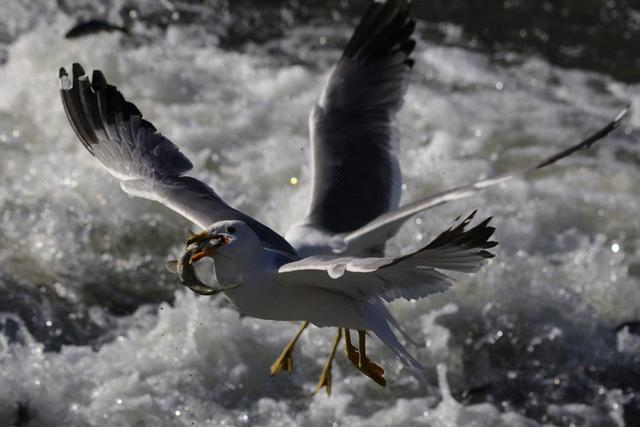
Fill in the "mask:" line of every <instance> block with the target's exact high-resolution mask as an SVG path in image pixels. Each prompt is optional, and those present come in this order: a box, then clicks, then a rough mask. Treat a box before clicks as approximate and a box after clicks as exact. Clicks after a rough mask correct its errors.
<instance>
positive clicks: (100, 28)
mask: <svg viewBox="0 0 640 427" xmlns="http://www.w3.org/2000/svg"><path fill="white" fill-rule="evenodd" d="M113 31H120V32H121V33H124V34H130V32H129V29H127V28H125V27H121V26H119V25H114V24H111V23H109V22H107V21H103V20H101V19H91V20H89V21H86V22H79V23H78V24H76V25H75V26H74V27H73V28H71V29H70V30H69V31H67V33H66V34H65V35H64V38H65V39H77V38H80V37H84V36H88V35H91V34H96V33H100V32H113Z"/></svg>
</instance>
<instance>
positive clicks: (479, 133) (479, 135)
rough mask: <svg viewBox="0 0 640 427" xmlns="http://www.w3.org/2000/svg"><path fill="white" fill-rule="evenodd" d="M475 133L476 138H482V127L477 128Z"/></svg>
mask: <svg viewBox="0 0 640 427" xmlns="http://www.w3.org/2000/svg"><path fill="white" fill-rule="evenodd" d="M473 134H474V135H475V136H476V138H480V137H481V136H482V131H481V130H480V129H476V130H474V131H473Z"/></svg>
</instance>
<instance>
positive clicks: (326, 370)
mask: <svg viewBox="0 0 640 427" xmlns="http://www.w3.org/2000/svg"><path fill="white" fill-rule="evenodd" d="M341 339H342V328H338V334H337V335H336V337H335V338H334V339H333V347H331V353H329V358H328V359H327V361H326V362H324V367H323V368H322V374H320V379H319V380H318V384H316V389H315V391H314V393H317V392H318V391H320V389H321V388H322V387H326V388H327V396H331V364H332V363H333V358H334V357H335V355H336V350H338V345H339V344H340V340H341Z"/></svg>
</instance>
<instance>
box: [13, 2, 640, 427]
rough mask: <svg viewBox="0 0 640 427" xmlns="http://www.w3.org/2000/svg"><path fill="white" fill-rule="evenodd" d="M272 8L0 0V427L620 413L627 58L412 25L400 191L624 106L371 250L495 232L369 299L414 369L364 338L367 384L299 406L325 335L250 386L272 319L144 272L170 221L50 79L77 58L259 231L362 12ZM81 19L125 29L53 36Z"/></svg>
mask: <svg viewBox="0 0 640 427" xmlns="http://www.w3.org/2000/svg"><path fill="white" fill-rule="evenodd" d="M276 3H277V2H269V3H268V4H267V3H265V6H263V7H262V8H261V9H260V8H258V7H256V6H255V5H253V4H252V3H250V2H237V3H233V2H229V3H227V2H223V1H220V2H207V3H196V2H194V3H187V2H183V3H179V2H169V1H164V2H151V1H149V2H140V5H139V6H138V8H137V9H129V8H127V7H124V6H123V5H124V2H111V3H109V4H108V6H105V5H107V3H104V2H95V4H94V3H92V2H90V1H89V0H86V1H77V2H72V1H66V2H57V3H56V2H40V3H38V2H26V1H24V2H19V1H16V2H13V1H12V2H9V1H0V7H1V8H2V11H3V16H2V18H1V21H0V62H1V63H2V65H0V150H1V153H2V154H1V156H0V180H1V181H0V182H1V183H2V185H1V186H0V426H5V425H20V426H27V425H28V426H85V425H92V426H104V425H114V426H116V425H117V426H129V425H140V426H141V425H149V426H165V425H166V426H174V425H185V426H191V425H264V426H289V425H294V424H298V425H318V426H328V425H332V426H341V425H345V426H346V425H349V426H352V425H356V426H357V425H360V426H382V425H384V426H406V425H425V426H501V425H502V426H538V425H558V426H570V425H579V426H622V425H629V426H631V425H640V395H639V393H640V332H639V331H638V329H639V328H638V326H637V325H638V323H633V322H638V321H640V217H639V216H638V212H640V197H639V196H640V186H639V185H638V182H639V181H640V171H639V166H640V145H638V139H639V136H640V131H639V130H638V129H639V127H640V85H639V84H638V83H634V81H638V80H640V79H634V76H637V74H634V69H619V70H618V73H614V72H611V73H608V74H600V73H599V72H598V71H590V70H594V69H599V70H600V71H602V70H605V71H606V69H607V67H604V66H603V67H596V66H593V67H592V66H591V63H590V62H588V61H586V62H585V64H586V65H585V67H587V66H588V67H589V70H587V69H584V68H580V67H578V66H576V64H575V63H572V66H574V68H560V66H559V65H557V64H558V63H561V65H566V61H565V63H562V61H556V60H555V59H554V58H553V57H548V56H547V55H543V53H544V52H536V51H535V49H534V50H533V51H532V50H531V49H517V48H513V49H509V50H501V51H500V52H499V53H495V52H489V51H487V50H483V49H481V48H474V47H473V46H470V44H469V40H472V39H473V36H472V35H471V36H469V34H470V33H469V31H468V30H467V29H466V27H464V26H461V25H462V24H460V25H458V24H454V23H442V22H440V23H437V24H434V23H433V22H431V23H425V22H423V21H420V23H419V26H418V31H417V32H416V39H417V42H418V44H417V47H416V50H415V54H414V56H415V59H416V64H415V67H414V73H413V75H412V83H411V86H410V89H409V91H408V93H407V96H406V103H405V106H404V109H403V110H402V112H401V113H400V115H399V127H400V130H401V141H402V150H401V153H400V159H401V166H402V171H403V182H404V185H403V194H402V197H403V201H404V202H409V201H412V200H415V199H417V198H419V197H421V196H425V195H428V194H431V193H434V192H437V191H441V190H444V189H447V188H449V187H452V186H456V185H460V184H464V183H468V182H470V181H473V180H476V179H479V178H482V177H486V176H489V175H491V174H495V173H499V172H503V171H507V170H509V169H513V168H517V167H522V166H525V165H527V164H528V163H530V162H532V161H535V160H537V159H541V158H542V157H543V156H545V155H548V154H551V153H552V152H553V151H554V150H558V149H561V148H562V147H565V146H567V145H568V144H570V143H572V142H576V141H578V140H579V139H580V138H581V137H584V136H586V135H587V134H589V133H590V132H592V131H594V130H595V129H596V128H598V127H600V126H602V125H604V124H605V123H606V122H607V121H608V120H609V119H610V118H612V117H613V116H614V115H615V114H616V113H617V112H618V111H619V110H620V109H621V108H622V107H623V106H624V105H626V104H627V103H628V102H631V103H632V105H633V107H634V108H635V110H634V111H633V112H632V113H631V115H630V118H629V119H628V120H627V121H626V122H625V123H624V124H623V126H622V127H621V128H620V129H619V130H617V131H616V132H615V133H614V134H612V135H611V136H610V137H608V138H607V139H606V140H604V141H602V142H601V143H599V145H597V146H596V147H594V148H592V149H591V150H590V151H588V152H585V153H579V154H578V155H575V156H573V157H571V158H569V159H566V161H563V162H562V163H561V164H559V165H557V166H553V167H551V168H549V169H548V170H545V171H543V172H542V173H539V174H537V175H535V179H532V180H530V181H522V180H520V181H515V182H511V183H509V184H505V185H503V186H502V187H499V188H495V189H491V190H489V191H487V192H485V193H483V194H481V195H479V196H477V197H474V198H470V199H467V200H465V201H462V202H456V203H451V204H449V205H445V206H442V207H439V208H436V209H433V210H431V211H428V212H426V213H424V214H422V215H419V216H418V217H417V218H415V219H414V220H411V221H410V222H409V223H408V224H407V225H406V226H405V227H404V228H403V229H402V230H401V231H400V233H399V234H398V236H397V237H396V238H395V239H393V240H392V241H391V242H390V244H389V247H388V250H389V252H390V253H396V254H397V253H403V252H407V251H410V250H413V249H416V248H418V247H419V246H420V245H421V244H424V243H426V242H427V241H428V240H429V239H430V238H431V237H433V236H434V234H435V233H438V232H439V231H441V230H442V229H443V227H446V226H447V225H449V224H450V223H451V221H452V220H453V219H454V218H455V217H457V216H458V215H460V214H465V213H468V212H470V211H471V210H473V209H476V208H479V210H480V211H479V215H481V216H493V217H494V220H493V222H494V224H495V226H496V228H497V231H496V238H497V240H498V241H499V242H500V245H499V246H498V247H497V248H496V255H497V256H496V258H495V259H494V260H493V261H492V262H491V263H490V264H489V265H487V266H486V267H485V268H484V269H483V270H482V272H481V273H479V274H476V275H475V276H473V277H466V276H464V275H463V276H460V280H459V281H458V282H457V284H456V286H455V287H454V288H453V289H452V290H451V291H450V292H447V293H445V294H442V295H438V296H435V297H431V298H429V299H427V300H421V301H417V302H412V303H408V302H406V301H405V302H403V303H397V304H393V305H392V307H391V309H392V311H393V312H394V314H395V315H396V316H397V317H398V318H399V319H400V321H401V323H402V324H403V325H404V326H405V328H406V329H407V331H408V332H409V333H410V335H412V336H413V337H414V338H416V339H417V341H418V343H419V346H418V347H417V348H412V349H411V350H412V352H414V353H415V354H417V358H418V359H419V360H421V361H422V362H423V363H424V364H425V365H426V366H428V370H427V373H426V375H425V377H423V378H418V377H416V376H415V375H413V374H412V373H411V372H409V371H408V370H406V369H403V368H402V366H401V364H400V362H399V361H398V360H397V359H396V358H395V357H394V356H393V355H392V353H391V352H390V351H389V350H387V349H386V348H384V346H383V345H381V344H380V343H379V342H377V341H375V340H372V341H371V344H370V345H371V348H370V350H369V352H370V355H371V357H373V358H374V360H377V361H380V362H381V363H382V364H383V365H384V367H385V369H386V372H387V374H386V376H387V379H388V383H389V384H388V386H387V387H386V388H380V387H378V386H377V385H375V384H374V383H373V382H371V381H370V380H368V379H367V378H365V377H364V376H362V375H360V374H359V373H358V372H357V371H356V370H355V369H354V368H353V366H351V364H350V363H349V362H348V361H347V360H346V358H345V357H343V356H342V355H340V357H339V358H338V360H337V363H336V364H335V366H334V370H333V377H334V388H333V395H332V396H331V397H330V398H328V397H327V396H326V395H325V394H324V393H320V394H316V395H312V391H313V386H314V385H315V380H316V378H317V375H318V374H319V373H320V370H321V367H322V364H323V362H324V358H325V356H326V354H327V353H328V351H329V347H330V342H331V338H332V334H333V331H330V330H322V329H317V328H313V329H311V330H309V331H308V332H307V333H306V334H305V335H304V337H303V339H302V341H301V343H300V345H299V347H298V348H297V352H296V355H295V356H296V369H295V372H294V373H293V374H291V375H287V374H282V375H280V376H278V377H275V378H270V377H269V375H268V367H269V365H270V363H271V362H272V361H273V359H274V358H275V357H276V356H277V354H278V353H279V351H280V349H281V348H282V346H283V345H284V344H285V342H286V341H287V340H288V339H289V338H290V337H291V336H292V334H293V332H294V330H295V326H294V325H293V324H288V323H276V322H267V321H260V320H255V319H251V318H247V317H241V316H240V315H239V314H238V313H237V312H236V311H235V310H234V309H233V308H231V307H230V306H229V305H228V304H227V303H226V302H225V301H224V299H223V298H220V297H218V298H209V297H198V296H195V295H194V294H191V293H189V292H185V291H184V290H183V289H180V287H179V285H178V284H177V282H176V278H175V277H173V276H172V275H171V274H170V273H168V272H166V271H165V270H164V266H163V265H164V261H165V260H166V259H167V258H168V257H170V256H175V254H176V253H177V252H178V251H179V248H180V243H181V242H182V241H183V240H184V238H185V236H186V234H187V229H188V227H189V224H188V223H187V221H186V220H184V219H182V218H180V217H179V216H178V215H176V214H174V213H172V212H170V211H168V210H167V209H165V208H164V207H162V206H160V205H156V204H154V203H153V202H149V201H145V200H138V199H133V198H130V197H128V196H127V195H126V194H124V193H123V192H121V191H120V189H119V186H118V184H117V182H116V180H115V179H113V178H111V177H110V176H109V175H108V174H107V173H106V172H105V171H103V170H102V169H101V168H100V166H99V165H98V164H97V162H96V161H95V160H94V159H93V158H91V156H89V155H88V153H87V152H86V151H85V150H84V149H83V148H82V146H81V145H80V144H79V142H78V140H77V138H76V137H75V135H74V134H73V131H72V130H71V127H70V126H69V124H68V123H67V120H66V118H65V116H64V111H63V109H62V105H61V103H60V100H59V94H58V86H57V79H56V78H57V71H58V67H60V66H69V65H70V64H71V63H72V62H81V63H82V64H84V65H85V67H86V68H88V69H93V68H99V69H102V70H103V71H104V73H105V75H106V76H107V78H108V79H110V80H111V81H113V82H115V84H117V85H118V86H119V88H120V89H121V90H122V91H123V93H125V95H126V96H127V97H128V98H129V99H131V100H132V101H134V102H135V103H136V104H137V105H138V107H139V108H140V109H141V110H142V111H143V112H144V113H145V116H146V117H147V118H148V119H149V120H151V121H152V122H153V123H154V124H155V125H156V126H157V127H158V128H159V129H161V130H162V131H163V133H164V134H166V135H167V136H168V137H169V138H170V139H171V140H172V141H174V142H175V143H177V144H178V145H179V146H180V147H181V148H182V149H183V151H184V152H185V153H186V154H187V155H188V156H189V157H190V158H191V159H192V160H193V163H194V164H195V170H194V176H197V177H199V178H201V179H203V180H204V181H206V182H208V183H210V184H212V185H213V186H214V187H215V188H216V189H217V190H218V192H219V193H220V194H221V195H223V197H224V198H225V200H227V201H228V202H230V203H231V204H232V205H234V206H235V207H238V208H240V209H242V210H243V211H245V212H247V213H249V214H251V215H254V216H255V217H257V218H258V219H260V220H262V221H264V222H265V223H267V224H269V225H270V226H272V227H273V228H275V229H276V230H278V231H280V232H284V231H285V230H286V229H287V227H289V226H290V225H291V224H292V222H293V221H295V220H297V219H300V218H302V216H303V215H304V212H305V208H306V198H307V195H308V192H309V189H310V179H311V170H310V167H309V162H308V157H309V150H308V141H307V112H308V110H309V109H310V108H311V106H312V104H313V103H314V102H315V100H316V99H317V98H318V96H319V93H320V91H321V90H322V86H323V84H324V82H325V80H326V78H327V76H328V70H329V67H330V66H331V64H332V63H333V62H335V60H336V59H337V58H338V57H339V55H340V48H341V47H342V46H344V43H345V41H346V39H347V38H348V36H349V34H350V31H351V29H352V28H353V25H354V19H355V18H356V17H357V16H358V14H359V13H361V11H362V8H363V6H364V3H365V2H357V4H352V5H349V4H348V3H347V2H342V3H340V4H339V5H336V6H335V7H334V8H326V7H322V6H319V5H318V4H316V3H318V2H311V4H312V6H313V7H305V8H302V9H300V8H299V7H292V6H291V5H290V4H289V3H290V2H289V3H287V5H284V6H278V5H276V6H274V4H276ZM336 3H337V2H336ZM460 3H461V2H457V3H456V4H458V5H459V4H460ZM608 3H609V2H608ZM505 4H506V2H505ZM315 13H317V14H318V16H319V17H318V18H317V19H313V16H314V14H315ZM638 13H639V12H638V11H637V10H636V11H632V12H630V15H628V18H629V19H630V20H631V21H633V20H634V19H635V21H633V22H635V23H636V24H637V23H638V16H640V15H639V14H638ZM95 16H99V17H108V18H110V19H111V20H114V21H117V22H121V19H122V17H123V16H125V17H126V18H127V19H126V20H127V21H129V23H128V24H129V25H131V26H132V27H131V28H132V30H131V32H132V34H133V35H132V36H130V37H127V36H124V35H122V34H119V33H100V34H97V35H92V36H89V37H84V38H79V39H73V40H66V39H65V38H64V37H63V36H64V33H65V32H66V30H68V29H69V28H70V27H72V26H73V25H74V24H75V23H76V21H77V20H78V19H87V18H89V17H95ZM452 21H454V22H455V20H452ZM631 21H630V22H631ZM187 23H190V25H186V24H187ZM636 29H637V25H636ZM434 32H437V34H438V36H437V37H431V36H430V35H432V34H433V33H434ZM636 36H637V34H636V33H634V34H633V37H636ZM630 37H631V36H630ZM623 47H624V46H623ZM490 50H491V49H490ZM602 51H606V49H604V48H603V49H602ZM635 52H636V55H637V49H636V50H635ZM636 58H637V56H636ZM549 61H551V62H549ZM636 63H637V61H636ZM629 64H632V62H629V61H627V62H626V63H625V64H624V66H629ZM609 65H611V64H609ZM609 68H615V67H611V66H610V67H609ZM638 71H639V70H637V69H636V70H635V73H637V72H638ZM292 178H295V179H292ZM629 322H631V323H629Z"/></svg>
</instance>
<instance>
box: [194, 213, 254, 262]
mask: <svg viewBox="0 0 640 427" xmlns="http://www.w3.org/2000/svg"><path fill="white" fill-rule="evenodd" d="M193 244H196V245H197V250H196V251H194V254H193V255H192V256H191V262H192V263H194V262H197V261H198V260H200V259H202V258H204V257H207V256H208V257H211V258H214V257H215V256H216V255H218V254H220V255H225V256H233V255H234V253H243V252H245V253H246V252H251V248H253V247H259V248H262V245H261V244H260V240H259V239H258V236H256V234H255V233H254V232H253V230H252V229H251V227H249V226H248V225H247V224H245V223H244V222H242V221H239V220H227V221H219V222H216V223H214V224H213V225H211V226H209V227H208V228H207V229H206V230H205V231H203V232H201V233H198V234H192V236H191V238H190V239H189V240H188V241H187V246H190V245H193Z"/></svg>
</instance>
